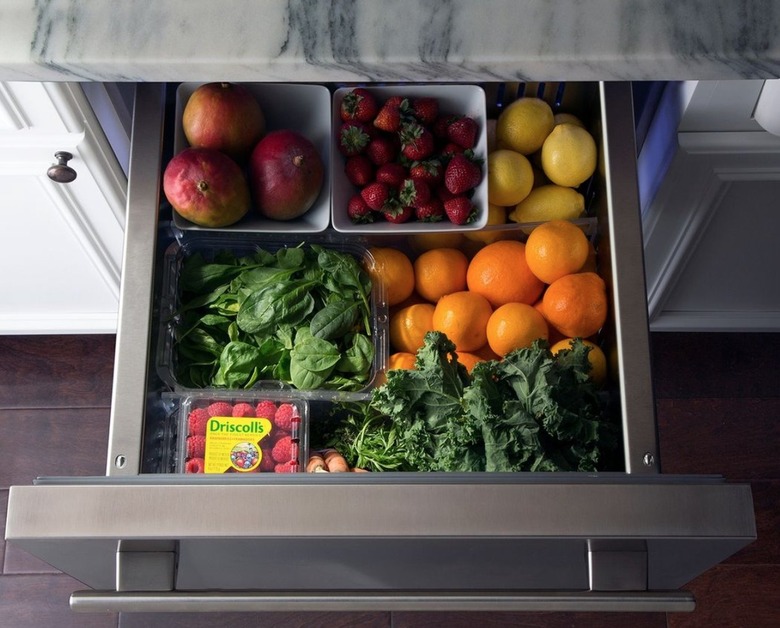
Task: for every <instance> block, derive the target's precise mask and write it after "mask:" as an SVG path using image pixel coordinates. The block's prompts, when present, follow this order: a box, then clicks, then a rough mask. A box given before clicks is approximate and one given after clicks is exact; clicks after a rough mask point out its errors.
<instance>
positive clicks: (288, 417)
mask: <svg viewBox="0 0 780 628" xmlns="http://www.w3.org/2000/svg"><path fill="white" fill-rule="evenodd" d="M298 418H300V417H299V416H298V408H296V407H295V406H294V405H293V404H291V403H281V404H279V408H278V409H277V410H276V418H275V419H274V423H275V424H276V427H277V428H279V429H280V430H284V431H285V432H291V431H292V425H293V422H294V421H295V419H298Z"/></svg>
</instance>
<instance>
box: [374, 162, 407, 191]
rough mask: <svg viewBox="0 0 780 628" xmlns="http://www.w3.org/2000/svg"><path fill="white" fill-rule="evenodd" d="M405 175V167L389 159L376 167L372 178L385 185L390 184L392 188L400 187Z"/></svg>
mask: <svg viewBox="0 0 780 628" xmlns="http://www.w3.org/2000/svg"><path fill="white" fill-rule="evenodd" d="M406 177H407V172H406V168H404V167H403V166H402V165H401V164H399V163H398V162H397V161H390V162H388V163H386V164H382V165H381V166H379V167H378V168H377V169H376V176H375V177H374V178H375V179H376V180H377V181H379V182H380V183H386V184H387V185H392V186H393V187H394V188H400V187H401V184H402V183H403V182H404V179H406Z"/></svg>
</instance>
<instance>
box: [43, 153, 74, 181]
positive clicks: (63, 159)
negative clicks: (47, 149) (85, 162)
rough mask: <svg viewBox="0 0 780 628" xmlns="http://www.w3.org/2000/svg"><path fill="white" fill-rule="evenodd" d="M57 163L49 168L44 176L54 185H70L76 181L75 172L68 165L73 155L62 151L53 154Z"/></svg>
mask: <svg viewBox="0 0 780 628" xmlns="http://www.w3.org/2000/svg"><path fill="white" fill-rule="evenodd" d="M54 158H55V159H56V160H57V163H56V164H54V165H53V166H51V167H50V168H49V169H48V170H47V171H46V175H47V176H48V177H49V178H50V179H51V180H52V181H54V182H55V183H70V182H71V181H74V180H75V179H76V171H75V170H74V169H73V168H71V167H70V166H69V165H68V162H69V161H70V160H71V159H73V155H71V154H70V153H69V152H67V151H64V150H59V151H57V152H56V153H54Z"/></svg>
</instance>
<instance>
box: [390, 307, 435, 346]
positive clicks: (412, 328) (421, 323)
mask: <svg viewBox="0 0 780 628" xmlns="http://www.w3.org/2000/svg"><path fill="white" fill-rule="evenodd" d="M433 310H434V307H433V305H432V304H430V303H416V304H414V305H408V306H407V307H405V308H403V309H400V310H398V311H397V312H396V313H395V314H393V315H392V316H391V317H390V344H391V345H392V348H393V349H394V350H395V351H404V352H407V353H417V349H419V348H420V347H422V346H423V341H424V339H425V334H427V333H428V332H429V331H431V330H432V329H433Z"/></svg>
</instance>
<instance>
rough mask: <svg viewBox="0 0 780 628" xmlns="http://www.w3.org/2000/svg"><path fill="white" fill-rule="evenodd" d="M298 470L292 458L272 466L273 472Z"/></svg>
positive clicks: (293, 471)
mask: <svg viewBox="0 0 780 628" xmlns="http://www.w3.org/2000/svg"><path fill="white" fill-rule="evenodd" d="M296 471H298V463H297V462H295V461H294V460H290V461H289V462H280V463H279V464H277V465H276V466H275V467H274V473H295V472H296Z"/></svg>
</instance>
